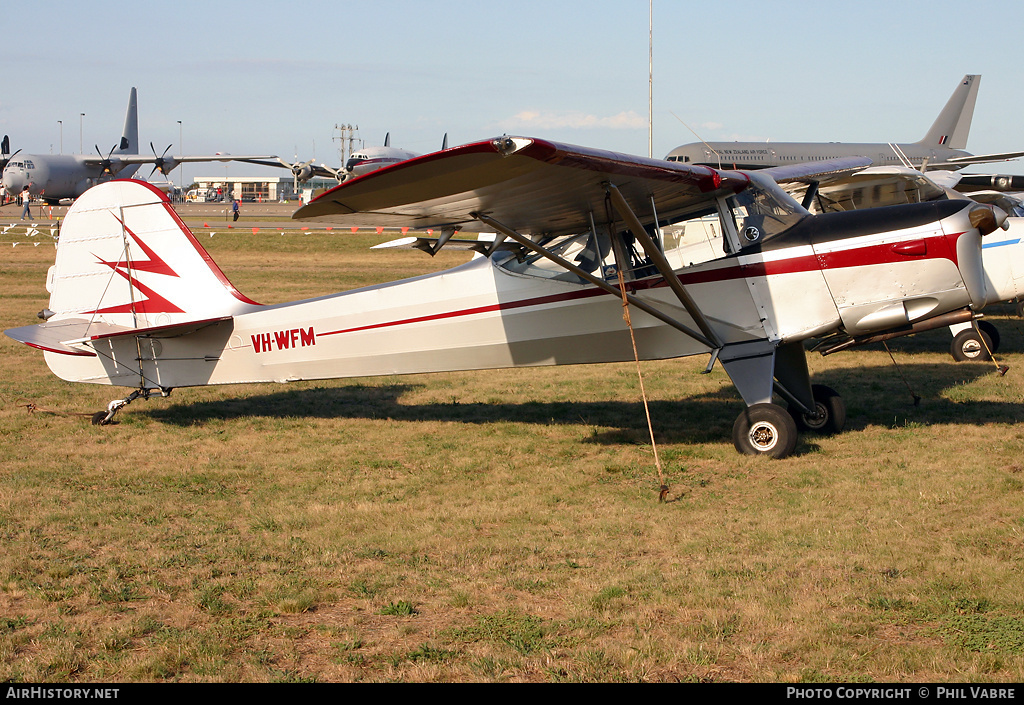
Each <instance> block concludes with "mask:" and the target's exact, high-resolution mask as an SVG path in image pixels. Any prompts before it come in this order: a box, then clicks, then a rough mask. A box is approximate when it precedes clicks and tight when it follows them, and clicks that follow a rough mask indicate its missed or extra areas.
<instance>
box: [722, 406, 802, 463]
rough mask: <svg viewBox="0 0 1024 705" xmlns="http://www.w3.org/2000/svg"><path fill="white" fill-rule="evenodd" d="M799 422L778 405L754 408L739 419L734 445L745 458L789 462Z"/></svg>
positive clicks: (751, 407)
mask: <svg viewBox="0 0 1024 705" xmlns="http://www.w3.org/2000/svg"><path fill="white" fill-rule="evenodd" d="M797 434H798V431H797V428H796V421H794V420H793V417H792V416H790V415H789V412H788V411H786V410H785V409H783V408H782V407H781V406H779V405H778V404H754V405H753V406H748V407H747V408H746V409H744V410H743V411H742V412H741V413H740V415H739V416H737V417H736V423H734V424H733V426H732V443H733V445H734V446H735V447H736V450H737V451H739V452H740V453H742V454H743V455H764V456H767V457H769V458H785V457H786V456H788V455H790V454H792V453H793V450H794V449H795V448H796V440H797Z"/></svg>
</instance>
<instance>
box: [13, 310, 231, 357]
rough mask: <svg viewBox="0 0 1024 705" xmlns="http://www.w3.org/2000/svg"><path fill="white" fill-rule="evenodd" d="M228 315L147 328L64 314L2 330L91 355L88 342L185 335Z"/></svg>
mask: <svg viewBox="0 0 1024 705" xmlns="http://www.w3.org/2000/svg"><path fill="white" fill-rule="evenodd" d="M230 320H231V316H222V317H220V318H210V319H207V320H203V321H185V322H181V323H172V324H169V325H164V326H152V327H148V328H130V327H127V326H117V325H111V324H109V323H101V322H98V321H89V320H86V319H84V318H65V319H62V320H59V321H47V322H46V323H40V324H39V325H35V326H24V327H22V328H11V329H8V330H6V331H4V333H5V334H6V335H7V336H8V337H9V338H13V339H14V340H17V341H18V342H19V343H24V344H25V345H29V346H31V347H33V348H39V349H40V350H46V351H48V352H55V353H60V354H62V355H94V354H95V353H93V352H91V351H90V350H88V348H87V346H88V344H89V343H93V342H96V341H98V340H105V339H107V338H117V337H122V336H127V335H139V336H146V337H150V338H174V337H178V336H182V335H188V334H189V333H194V332H195V331H197V330H199V329H201V328H205V327H207V326H209V325H213V324H215V323H221V322H223V321H230Z"/></svg>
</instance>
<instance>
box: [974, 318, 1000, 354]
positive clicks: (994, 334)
mask: <svg viewBox="0 0 1024 705" xmlns="http://www.w3.org/2000/svg"><path fill="white" fill-rule="evenodd" d="M978 328H979V329H980V330H981V332H982V333H984V334H985V335H987V336H988V339H989V342H990V343H992V346H991V350H992V352H993V353H997V352H999V342H1000V341H999V329H998V328H996V327H995V326H994V325H992V324H991V323H989V322H988V321H978Z"/></svg>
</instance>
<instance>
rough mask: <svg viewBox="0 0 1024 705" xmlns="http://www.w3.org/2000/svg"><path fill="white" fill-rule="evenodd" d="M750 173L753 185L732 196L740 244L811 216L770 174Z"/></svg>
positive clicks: (730, 201) (741, 245)
mask: <svg viewBox="0 0 1024 705" xmlns="http://www.w3.org/2000/svg"><path fill="white" fill-rule="evenodd" d="M748 175H749V176H750V181H751V184H750V186H749V187H747V188H746V189H744V190H743V191H741V192H740V193H738V194H736V195H735V196H733V197H732V198H730V199H729V206H730V209H731V210H732V217H733V220H734V222H735V223H736V233H737V234H738V235H739V246H740V247H745V246H747V245H752V244H754V243H756V242H762V241H763V240H765V239H767V238H770V237H773V236H775V235H778V234H779V233H781V232H784V231H786V230H789V229H790V228H791V227H793V226H794V225H795V224H796V223H797V222H799V221H800V220H802V219H803V218H804V217H805V216H807V215H809V213H808V212H807V209H805V208H804V207H803V206H801V205H800V204H799V203H797V202H796V201H795V200H793V197H792V196H790V195H789V194H788V193H786V192H785V191H783V190H782V189H781V188H780V187H779V185H778V184H776V183H775V182H774V181H772V180H771V179H770V178H769V177H767V176H762V175H761V174H758V173H757V172H752V173H749V174H748Z"/></svg>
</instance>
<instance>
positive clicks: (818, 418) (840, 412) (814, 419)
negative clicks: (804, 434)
mask: <svg viewBox="0 0 1024 705" xmlns="http://www.w3.org/2000/svg"><path fill="white" fill-rule="evenodd" d="M811 392H812V393H813V395H814V407H815V410H816V411H817V414H816V415H813V416H812V415H811V414H805V413H803V412H801V411H800V410H799V409H797V408H795V407H793V406H790V407H789V408H788V411H789V414H790V416H792V417H793V421H794V422H796V427H797V430H799V431H813V432H814V433H820V434H822V435H825V436H831V435H833V434H836V433H840V432H841V431H842V430H843V428H844V427H845V426H846V402H844V401H843V398H842V397H841V396H839V392H837V391H836V390H834V389H832V387H826V386H825V385H824V384H814V385H811Z"/></svg>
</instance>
